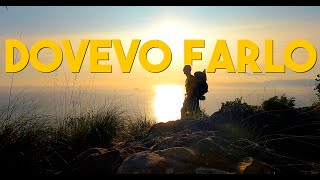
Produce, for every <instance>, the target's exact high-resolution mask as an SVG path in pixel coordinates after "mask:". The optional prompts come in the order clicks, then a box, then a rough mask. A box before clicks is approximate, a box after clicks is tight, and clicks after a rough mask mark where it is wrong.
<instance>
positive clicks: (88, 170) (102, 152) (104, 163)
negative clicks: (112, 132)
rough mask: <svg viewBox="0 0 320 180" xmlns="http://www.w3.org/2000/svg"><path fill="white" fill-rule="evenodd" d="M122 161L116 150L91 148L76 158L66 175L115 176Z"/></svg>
mask: <svg viewBox="0 0 320 180" xmlns="http://www.w3.org/2000/svg"><path fill="white" fill-rule="evenodd" d="M121 162H122V159H121V157H120V152H119V151H118V150H116V149H110V150H108V149H104V148H91V149H88V150H87V151H85V152H83V153H81V154H80V155H79V156H77V157H76V158H75V159H73V161H72V162H71V163H70V165H69V166H68V167H67V170H66V171H65V172H63V173H62V174H66V175H77V176H78V175H91V174H94V175H106V174H115V173H116V170H117V168H118V167H119V166H120V164H121Z"/></svg>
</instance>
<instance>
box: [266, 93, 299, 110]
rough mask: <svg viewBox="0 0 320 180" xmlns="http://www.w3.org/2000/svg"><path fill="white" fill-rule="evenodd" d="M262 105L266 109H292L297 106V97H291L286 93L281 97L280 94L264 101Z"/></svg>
mask: <svg viewBox="0 0 320 180" xmlns="http://www.w3.org/2000/svg"><path fill="white" fill-rule="evenodd" d="M261 106H262V109H263V110H264V111H271V110H292V109H293V108H294V106H295V98H294V97H291V98H290V99H289V98H287V96H286V95H285V94H283V95H281V97H280V98H279V97H278V96H274V97H271V98H270V99H268V100H266V101H263V102H262V104H261Z"/></svg>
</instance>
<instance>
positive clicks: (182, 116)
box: [181, 99, 187, 119]
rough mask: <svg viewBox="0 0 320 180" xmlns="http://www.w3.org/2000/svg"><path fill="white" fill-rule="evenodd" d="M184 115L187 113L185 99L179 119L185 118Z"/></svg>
mask: <svg viewBox="0 0 320 180" xmlns="http://www.w3.org/2000/svg"><path fill="white" fill-rule="evenodd" d="M186 113H187V101H186V99H185V100H184V102H183V106H182V108H181V119H182V118H185V116H186Z"/></svg>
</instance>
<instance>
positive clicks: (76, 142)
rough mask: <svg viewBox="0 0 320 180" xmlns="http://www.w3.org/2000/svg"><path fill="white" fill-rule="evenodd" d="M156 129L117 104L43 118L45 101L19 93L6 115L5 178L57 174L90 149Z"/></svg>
mask: <svg viewBox="0 0 320 180" xmlns="http://www.w3.org/2000/svg"><path fill="white" fill-rule="evenodd" d="M154 123H155V121H154V120H149V119H147V117H144V116H139V117H128V116H126V115H125V114H124V111H122V110H121V108H119V107H118V106H116V104H114V103H111V104H108V105H106V106H101V107H100V108H99V109H95V111H92V110H88V111H82V112H81V113H79V114H78V115H76V114H72V116H70V115H68V116H65V117H63V118H57V117H52V116H46V115H43V114H41V101H37V98H36V97H33V96H26V95H24V94H23V93H19V94H18V95H17V96H16V97H14V98H12V100H11V102H10V106H9V108H8V107H3V109H2V110H1V113H0V160H1V167H0V168H1V170H2V172H5V173H19V174H54V173H56V172H59V171H62V170H64V168H66V167H67V166H68V164H69V163H70V162H71V161H72V160H73V159H74V158H75V157H76V156H77V155H79V154H80V153H82V152H83V151H86V150H87V149H89V148H93V147H100V148H110V147H111V146H112V143H113V141H115V140H124V139H128V138H137V137H142V136H143V135H144V134H145V133H146V132H147V130H148V129H149V128H150V127H151V126H152V125H153V124H154Z"/></svg>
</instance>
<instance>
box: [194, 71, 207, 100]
mask: <svg viewBox="0 0 320 180" xmlns="http://www.w3.org/2000/svg"><path fill="white" fill-rule="evenodd" d="M194 77H195V79H196V82H197V88H198V91H199V96H200V97H201V96H203V95H204V94H205V93H207V92H208V83H207V75H206V70H203V72H201V71H196V72H195V73H194Z"/></svg>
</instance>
